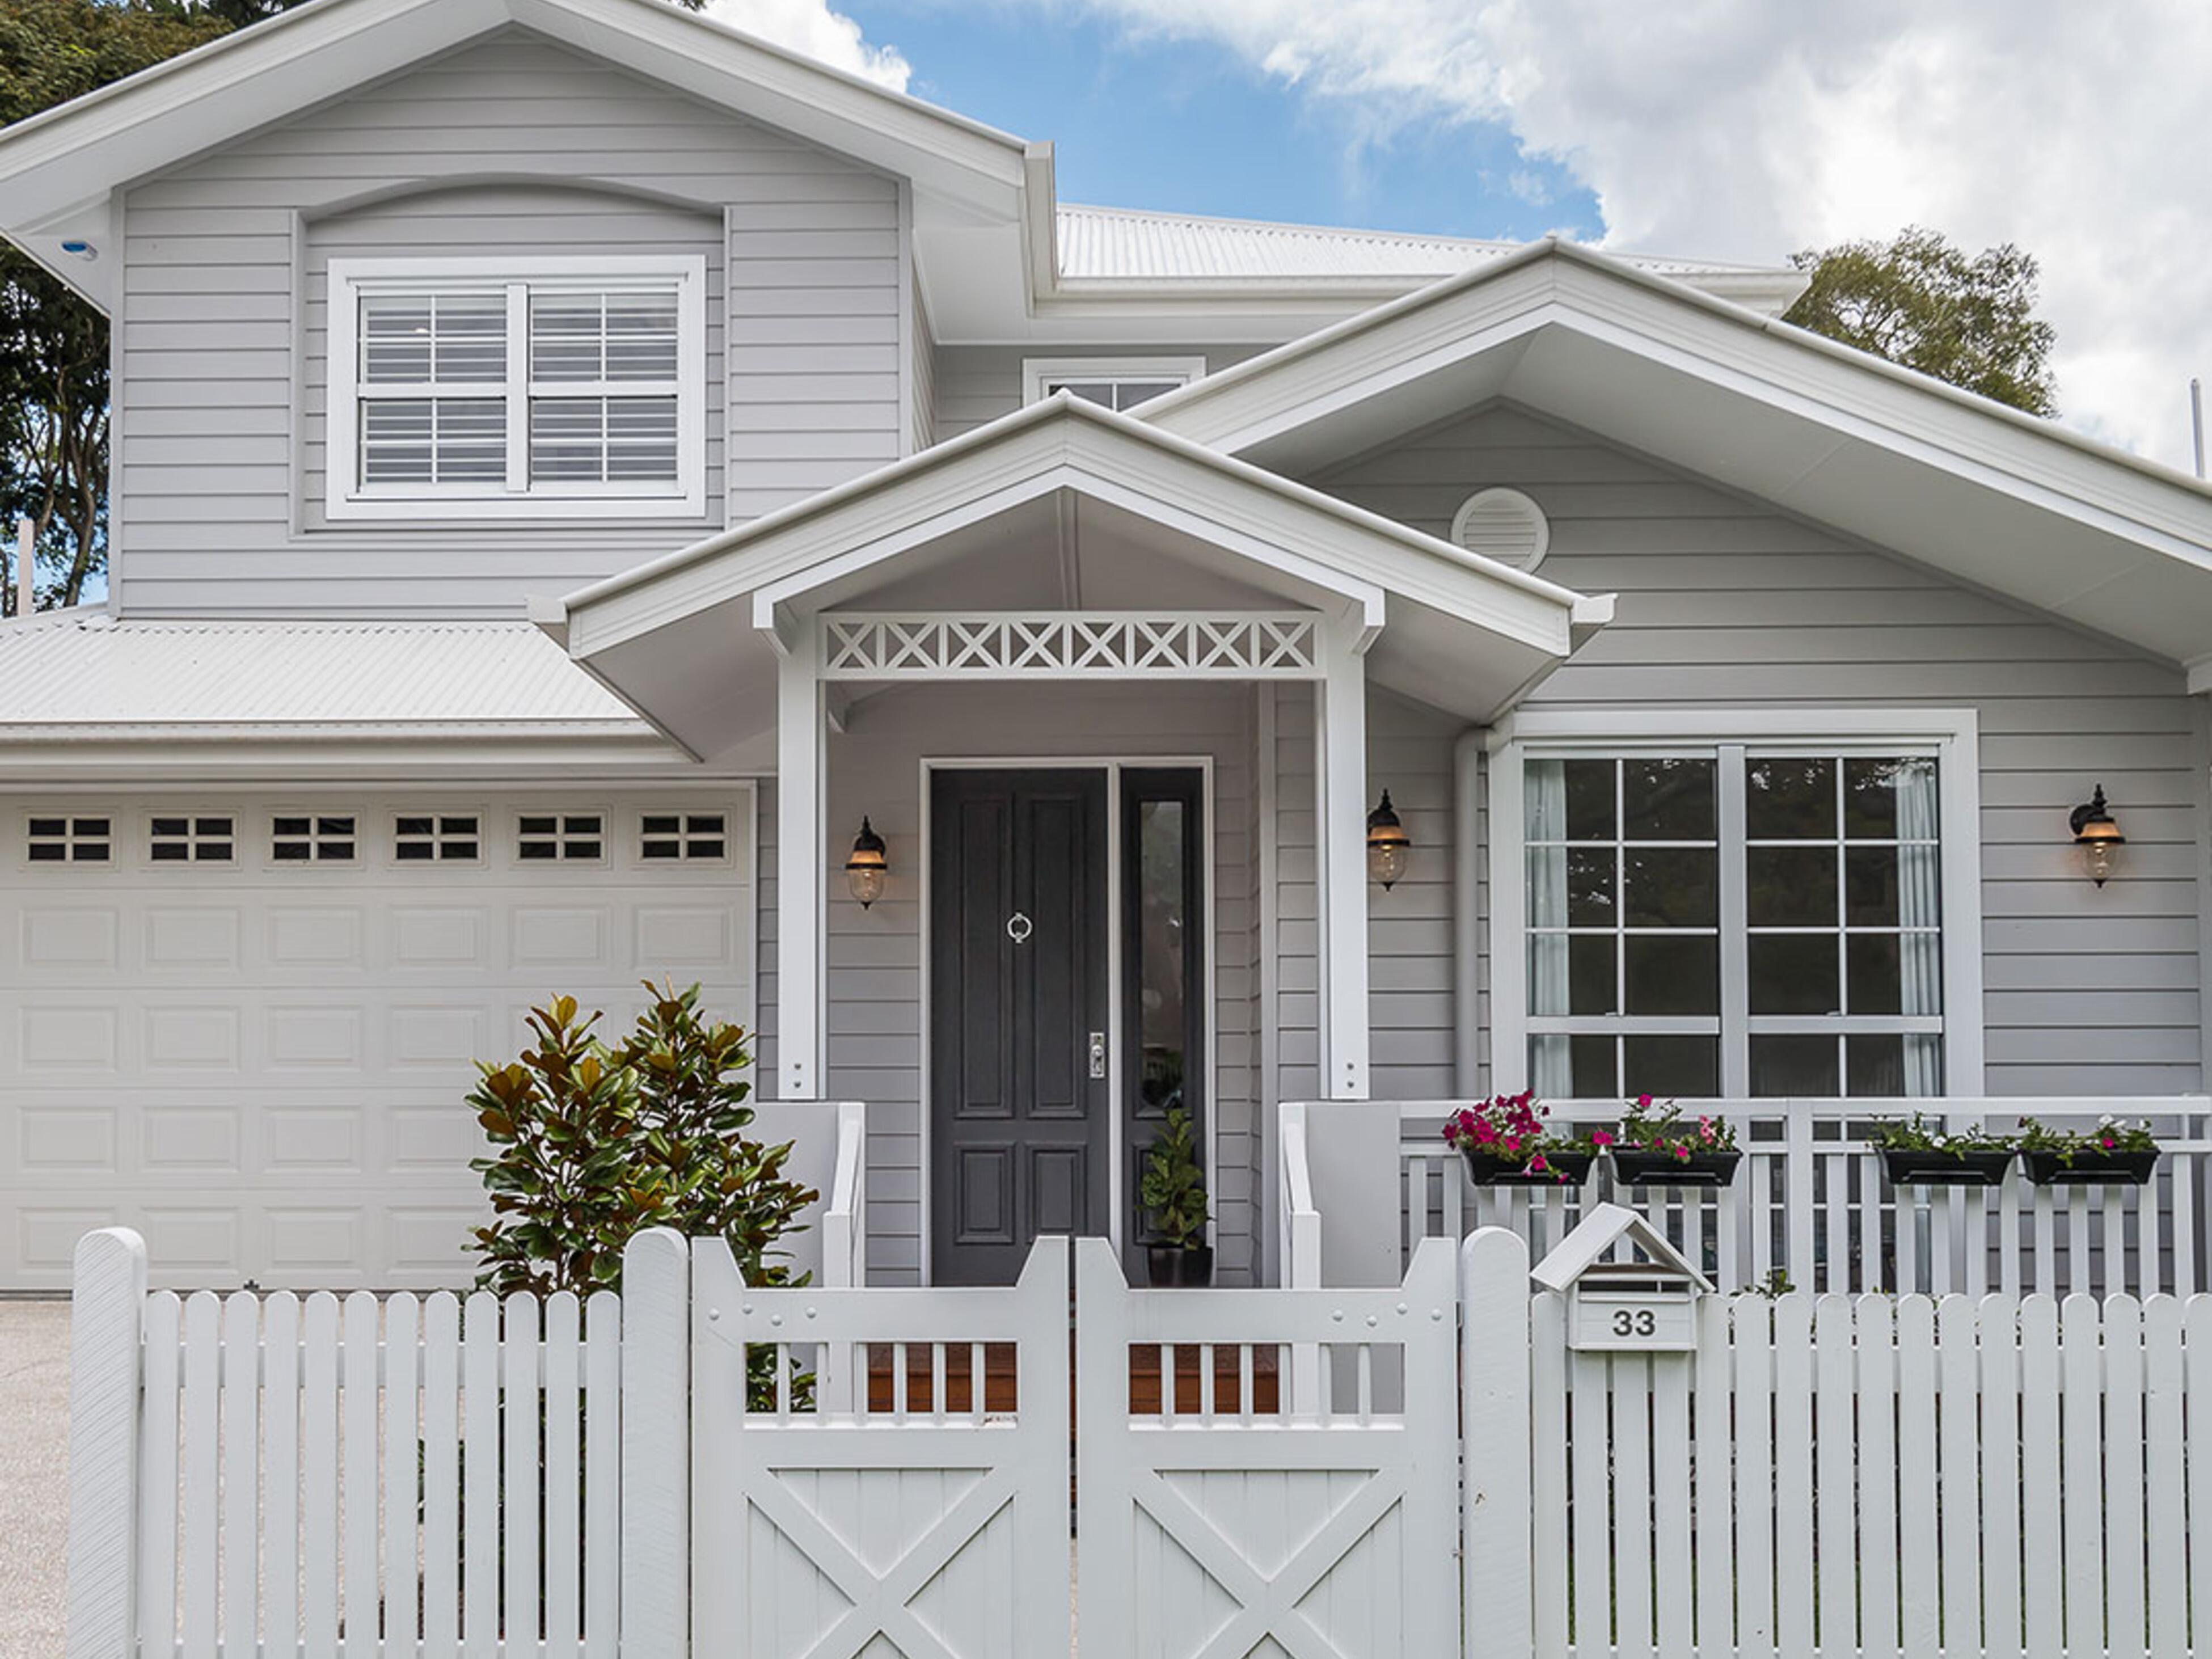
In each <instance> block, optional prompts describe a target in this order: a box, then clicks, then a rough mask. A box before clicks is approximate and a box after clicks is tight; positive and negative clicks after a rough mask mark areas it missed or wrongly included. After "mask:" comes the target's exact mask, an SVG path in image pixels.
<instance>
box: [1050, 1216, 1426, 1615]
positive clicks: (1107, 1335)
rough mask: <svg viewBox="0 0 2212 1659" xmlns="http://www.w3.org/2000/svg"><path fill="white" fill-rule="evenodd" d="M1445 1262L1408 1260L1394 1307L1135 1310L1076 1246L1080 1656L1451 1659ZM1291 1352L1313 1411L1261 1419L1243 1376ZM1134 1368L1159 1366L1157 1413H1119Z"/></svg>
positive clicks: (1258, 1299) (1272, 1295)
mask: <svg viewBox="0 0 2212 1659" xmlns="http://www.w3.org/2000/svg"><path fill="white" fill-rule="evenodd" d="M1453 1255H1454V1252H1453V1250H1452V1248H1451V1246H1450V1245H1449V1244H1448V1243H1443V1241H1441V1240H1439V1241H1435V1242H1433V1243H1430V1244H1427V1245H1425V1246H1423V1247H1422V1249H1419V1251H1417V1252H1416V1254H1415V1255H1414V1259H1413V1267H1412V1268H1411V1270H1410V1271H1409V1272H1408V1273H1407V1276H1406V1282H1405V1284H1404V1285H1402V1286H1401V1287H1400V1288H1398V1289H1395V1290H1379V1291H1133V1290H1130V1289H1129V1288H1128V1287H1127V1285H1124V1284H1123V1282H1122V1279H1121V1267H1120V1266H1119V1265H1118V1263H1117V1261H1116V1260H1115V1253H1114V1250H1113V1249H1112V1247H1111V1246H1110V1245H1109V1244H1107V1243H1105V1242H1104V1241H1103V1240H1100V1239H1084V1240H1080V1241H1079V1242H1078V1243H1077V1246H1076V1279H1075V1305H1076V1374H1077V1376H1078V1379H1079V1387H1078V1392H1077V1405H1076V1437H1075V1439H1076V1491H1077V1494H1078V1510H1077V1536H1078V1537H1079V1539H1080V1540H1081V1541H1082V1551H1081V1560H1080V1565H1079V1572H1078V1580H1079V1596H1080V1609H1081V1618H1080V1627H1081V1632H1082V1636H1083V1649H1084V1651H1085V1653H1086V1654H1088V1655H1092V1656H1098V1655H1105V1656H1112V1659H1124V1656H1126V1659H1182V1656H1187V1655H1194V1654H1200V1653H1203V1654H1216V1655H1223V1656H1231V1655H1233V1656H1243V1655H1248V1654H1255V1653H1260V1654H1273V1653H1283V1654H1291V1655H1297V1656H1299V1659H1340V1656H1341V1659H1349V1656H1352V1655H1354V1654H1376V1655H1381V1654H1409V1655H1410V1654H1448V1653H1449V1652H1451V1651H1452V1650H1454V1648H1455V1644H1456V1643H1457V1641H1458V1635H1459V1631H1458V1625H1459V1619H1458V1608H1457V1606H1456V1594H1455V1583H1454V1577H1455V1573H1454V1566H1453V1559H1454V1556H1455V1553H1456V1552H1457V1547H1458V1543H1459V1527H1458V1521H1457V1510H1458V1503H1457V1493H1456V1492H1455V1481H1454V1480H1453V1478H1452V1472H1453V1468H1454V1465H1455V1460H1456V1455H1457V1444H1456V1424H1455V1421H1454V1414H1455V1387H1454V1372H1455V1365H1456V1349H1455V1344H1456V1337H1457V1325H1458V1321H1457V1318H1456V1304H1457V1300H1458V1294H1457V1286H1456V1283H1455V1267H1454V1262H1453ZM1300 1348H1318V1349H1319V1350H1320V1353H1319V1356H1318V1358H1319V1359H1320V1363H1319V1364H1317V1365H1315V1366H1313V1367H1311V1368H1310V1372H1311V1375H1312V1376H1314V1377H1315V1378H1316V1382H1315V1383H1313V1384H1311V1385H1310V1388H1311V1393H1310V1397H1307V1398H1300V1397H1299V1395H1298V1394H1297V1391H1296V1390H1295V1389H1293V1390H1290V1391H1286V1394H1287V1397H1283V1398H1280V1399H1279V1401H1278V1402H1277V1403H1278V1405H1279V1409H1278V1410H1276V1411H1273V1412H1267V1411H1265V1410H1262V1409H1261V1405H1262V1403H1263V1402H1262V1401H1261V1400H1260V1398H1259V1390H1258V1387H1257V1384H1258V1383H1259V1381H1260V1368H1261V1365H1262V1364H1265V1363H1268V1362H1273V1363H1275V1364H1280V1356H1282V1355H1284V1354H1286V1353H1289V1352H1293V1351H1295V1350H1297V1349H1300ZM1132 1349H1137V1350H1146V1349H1151V1350H1154V1351H1156V1352H1157V1353H1158V1356H1159V1358H1158V1361H1157V1362H1156V1363H1157V1364H1158V1365H1159V1367H1160V1373H1159V1374H1160V1375H1161V1377H1162V1385H1161V1389H1160V1397H1159V1401H1158V1409H1157V1410H1150V1411H1139V1410H1138V1409H1136V1405H1137V1402H1136V1401H1133V1399H1132V1398H1131V1395H1132V1392H1133V1390H1132V1389H1131V1388H1130V1386H1129V1378H1130V1376H1131V1369H1132V1368H1131V1351H1132ZM1178 1349H1180V1350H1182V1351H1183V1352H1192V1351H1194V1352H1195V1356H1196V1360H1197V1364H1196V1367H1195V1379H1194V1386H1195V1391H1196V1396H1197V1397H1196V1399H1195V1400H1194V1401H1190V1402H1188V1403H1189V1404H1191V1405H1194V1406H1195V1409H1194V1410H1186V1409H1184V1408H1183V1406H1184V1402H1183V1401H1180V1400H1179V1399H1178V1395H1179V1394H1181V1393H1182V1392H1184V1391H1183V1390H1182V1389H1179V1388H1178V1387H1177V1386H1176V1376H1175V1369H1174V1361H1173V1356H1174V1354H1175V1353H1176V1350H1178ZM1279 1375H1280V1373H1279Z"/></svg>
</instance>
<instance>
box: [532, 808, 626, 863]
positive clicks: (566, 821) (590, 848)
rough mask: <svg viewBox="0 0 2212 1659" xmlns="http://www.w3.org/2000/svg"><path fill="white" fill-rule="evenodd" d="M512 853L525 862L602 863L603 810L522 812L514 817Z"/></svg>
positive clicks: (604, 843)
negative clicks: (513, 851)
mask: <svg viewBox="0 0 2212 1659" xmlns="http://www.w3.org/2000/svg"><path fill="white" fill-rule="evenodd" d="M514 850H515V856H516V857H517V858H518V859H520V860H521V861H522V862H523V863H525V864H605V862H606V861H607V815H606V814H605V812H525V813H523V814H521V815H520V817H518V818H517V819H516V820H515V844H514Z"/></svg>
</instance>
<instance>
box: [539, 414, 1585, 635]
mask: <svg viewBox="0 0 2212 1659" xmlns="http://www.w3.org/2000/svg"><path fill="white" fill-rule="evenodd" d="M1034 410H1042V411H1043V412H1042V414H1038V413H1035V412H1032V411H1034ZM1032 411H1024V412H1022V413H1020V414H1018V415H1016V416H1008V417H1007V418H1006V420H1005V421H1003V422H999V423H997V425H996V426H995V427H994V428H985V429H984V430H985V432H986V433H987V434H988V435H989V436H988V438H987V441H977V438H978V435H975V434H970V435H968V437H967V438H966V439H963V440H959V441H956V445H957V447H959V448H960V449H961V451H962V453H957V454H954V455H951V457H950V459H947V451H948V450H950V449H951V448H953V446H948V447H945V448H942V449H939V450H938V451H934V452H925V453H924V455H922V456H921V457H916V458H914V459H909V460H908V461H906V462H901V463H896V464H894V465H892V466H891V467H890V468H887V469H885V470H884V471H883V472H881V473H878V474H877V475H875V477H876V479H877V483H876V484H875V485H874V487H872V488H863V486H866V485H867V483H868V481H867V480H859V481H856V483H855V485H854V486H848V487H847V488H846V489H845V490H843V491H841V492H832V493H833V494H837V495H842V496H843V499H842V500H839V501H836V502H835V503H834V504H831V505H829V506H827V507H816V508H813V509H812V510H809V504H806V503H801V504H799V507H798V508H796V509H786V512H787V513H790V514H793V518H792V520H791V521H790V522H788V523H787V524H784V525H778V526H772V527H771V528H770V529H769V531H767V532H763V531H762V529H761V526H764V525H768V524H769V520H761V521H759V523H758V524H757V525H755V526H746V527H745V528H744V530H740V531H738V532H731V534H730V535H728V536H726V537H724V538H717V539H716V540H714V541H709V542H708V543H704V544H701V546H700V547H699V548H697V549H694V550H689V551H688V552H687V553H685V554H684V555H682V556H679V560H678V562H675V563H671V562H666V561H663V562H659V566H660V568H659V569H655V568H653V567H650V566H648V567H641V568H640V570H639V571H638V572H636V573H632V574H629V575H626V576H622V577H617V578H616V579H614V580H613V581H612V582H611V583H600V584H597V585H595V586H593V587H592V588H587V589H585V590H583V591H582V592H579V593H577V594H574V595H572V596H570V597H569V599H568V600H566V601H565V602H564V607H563V609H564V614H565V617H566V619H567V623H568V644H569V649H570V651H571V653H572V654H575V655H579V656H588V655H592V654H595V653H599V652H601V651H605V650H607V649H609V648H611V647H613V646H615V645H617V644H620V643H622V642H623V641H626V640H630V639H635V638H636V637H638V636H639V635H643V634H646V633H648V632H651V631H652V630H653V629H655V628H658V627H661V626H665V624H666V623H670V622H672V621H675V620H677V619H678V618H679V617H684V616H686V615H690V614H692V613H694V612H696V611H701V610H704V609H708V608H710V607H712V606H714V605H719V604H725V603H728V602H731V601H733V600H737V599H742V598H744V597H745V596H746V595H748V594H757V595H760V596H761V597H762V598H763V600H764V601H766V602H767V603H769V605H770V606H771V608H772V607H773V605H775V604H777V603H782V602H785V601H787V600H788V599H791V598H793V597H795V596H796V595H797V594H799V593H800V592H804V591H805V589H806V587H807V586H810V585H818V584H819V583H820V582H823V581H828V580H837V579H839V578H840V577H842V576H843V575H846V574H851V573H852V572H853V571H854V570H857V569H860V568H866V566H867V565H868V564H869V563H872V562H877V561H878V560H880V559H883V558H887V557H890V556H896V553H898V552H901V551H903V550H906V549H907V548H908V547H911V546H914V545H918V544H921V543H922V542H926V541H928V540H933V539H935V538H939V537H942V536H944V535H945V534H948V533H950V532H951V531H953V530H955V529H957V528H959V527H960V526H962V525H964V524H968V523H973V522H975V521H976V520H979V519H981V518H984V517H988V516H990V515H991V514H992V513H997V512H1000V511H1003V510H1004V509H1005V508H1006V507H1009V506H1012V505H1014V504H1016V503H1018V501H1024V500H1028V499H1031V498H1033V497H1035V496H1036V495H1038V494H1041V493H1042V492H1043V491H1045V490H1048V489H1059V488H1061V487H1064V486H1065V487H1073V488H1075V489H1083V490H1085V491H1086V492H1087V493H1091V494H1094V495H1101V496H1102V498H1103V499H1109V500H1112V501H1115V504H1116V505H1121V506H1123V507H1127V508H1128V509H1129V510H1131V511H1133V512H1136V513H1140V514H1141V515H1143V516H1146V517H1148V518H1151V519H1153V520H1156V521H1158V522H1161V523H1164V524H1170V525H1171V526H1175V527H1178V528H1182V529H1183V530H1185V531H1187V532H1188V533H1190V534H1193V535H1194V536H1197V537H1199V538H1200V539H1203V540H1206V541H1209V542H1212V543H1213V544H1217V545H1221V546H1224V547H1225V548H1227V549H1228V550H1231V551H1232V552H1237V553H1239V554H1240V555H1242V556H1245V557H1248V558H1252V559H1254V560H1255V562H1258V563H1261V564H1262V565H1265V564H1267V563H1269V562H1271V560H1272V561H1273V562H1275V563H1276V565H1277V568H1283V569H1285V571H1286V573H1289V572H1291V571H1292V570H1293V567H1292V566H1291V565H1289V564H1288V563H1287V562H1285V561H1287V560H1289V559H1291V558H1292V557H1295V558H1296V559H1297V561H1298V562H1299V563H1298V566H1297V567H1296V568H1297V569H1302V570H1303V571H1304V579H1306V580H1317V581H1318V582H1319V583H1320V585H1322V586H1327V587H1328V588H1329V589H1330V590H1331V591H1338V592H1345V591H1346V587H1345V584H1346V582H1357V583H1359V584H1360V585H1361V586H1362V587H1372V586H1377V585H1379V586H1381V587H1383V588H1387V589H1389V590H1390V591H1393V592H1400V593H1402V594H1403V595H1404V596H1405V597H1407V598H1408V599H1418V600H1419V601H1420V602H1421V603H1423V604H1425V605H1431V606H1432V607H1433V608H1435V609H1437V610H1438V611H1443V612H1444V613H1445V614H1447V615H1450V616H1455V617H1460V618H1462V620H1464V621H1467V622H1469V623H1474V624H1475V625H1477V626H1480V627H1482V628H1484V629H1488V630H1489V631H1492V632H1493V633H1498V634H1502V635H1506V636H1507V637H1510V638H1513V639H1516V640H1520V641H1523V642H1525V643H1527V644H1528V645H1531V646H1533V647H1535V648H1537V649H1540V650H1543V651H1547V652H1549V653H1554V654H1558V655H1564V654H1565V653H1566V651H1567V649H1568V648H1569V646H1570V644H1571V627H1572V624H1573V622H1574V620H1575V612H1576V607H1577V605H1578V604H1580V603H1581V602H1582V601H1583V598H1584V596H1583V595H1580V594H1577V593H1575V592H1572V591H1571V590H1569V589H1567V588H1564V587H1560V586H1558V585H1557V584H1555V583H1551V582H1547V581H1545V580H1542V579H1541V578H1540V577H1534V576H1530V575H1527V574H1523V573H1522V572H1520V571H1516V570H1513V569H1511V568H1510V567H1507V566H1504V565H1498V564H1493V563H1492V562H1490V561H1486V560H1479V559H1476V558H1475V557H1474V556H1471V555H1469V554H1467V553H1465V552H1463V551H1462V550H1459V549H1457V548H1454V547H1452V546H1450V545H1449V544H1446V543H1443V542H1441V541H1438V540H1437V538H1434V537H1431V536H1426V535H1424V534H1422V533H1421V532H1418V531H1414V530H1411V529H1408V528H1407V527H1406V526H1401V525H1399V524H1397V523H1395V522H1394V521H1393V520H1387V519H1383V518H1381V517H1379V516H1378V515H1376V514H1374V513H1368V512H1366V511H1365V510H1364V509H1363V508H1359V507H1353V506H1352V505H1351V504H1349V503H1347V502H1344V501H1339V500H1337V499H1336V498H1334V497H1333V496H1328V495H1322V494H1321V493H1319V492H1317V491H1315V490H1311V489H1307V488H1306V487H1305V486H1304V485H1301V484H1296V483H1291V482H1290V481H1288V480H1286V479H1281V478H1278V477H1275V476H1274V475H1273V474H1271V473H1267V472H1263V471H1261V470H1260V469H1258V468H1256V467H1252V466H1249V465H1247V464H1245V463H1243V462H1238V461H1234V460H1231V459H1227V458H1225V457H1222V456H1219V455H1216V454H1214V453H1212V452H1210V451H1206V450H1203V449H1200V448H1198V447H1195V446H1190V445H1187V444H1184V443H1182V442H1181V441H1177V440H1176V439H1174V438H1172V437H1171V436H1170V435H1165V434H1160V433H1157V432H1153V431H1150V430H1148V429H1147V428H1145V427H1144V426H1142V425H1141V424H1140V423H1139V422H1135V421H1133V420H1132V419H1131V418H1129V417H1128V416H1116V415H1111V414H1108V413H1106V412H1104V411H1097V410H1092V408H1091V405H1088V404H1080V403H1077V402H1074V401H1073V400H1070V399H1066V398H1060V399H1054V400H1052V401H1051V402H1048V403H1046V404H1037V405H1033V406H1032ZM901 475H904V476H901ZM733 554H734V555H736V556H734V557H732V556H731V555H733ZM1360 602H1361V603H1362V605H1363V608H1364V606H1365V605H1366V600H1365V599H1364V596H1363V597H1361V599H1360ZM1372 620H1379V619H1370V621H1372Z"/></svg>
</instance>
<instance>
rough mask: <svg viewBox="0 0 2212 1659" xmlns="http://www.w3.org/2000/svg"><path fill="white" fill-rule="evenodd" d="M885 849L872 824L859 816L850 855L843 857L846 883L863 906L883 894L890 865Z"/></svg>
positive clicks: (864, 907) (882, 840) (865, 906)
mask: <svg viewBox="0 0 2212 1659" xmlns="http://www.w3.org/2000/svg"><path fill="white" fill-rule="evenodd" d="M888 851H889V849H888V848H885V847H884V838H883V837H882V836H879V835H878V834H877V833H876V829H875V826H874V825H873V824H872V823H869V822H868V820H867V819H866V817H862V818H861V820H860V834H859V835H857V836H854V837H853V856H852V857H850V858H848V859H847V860H845V886H846V888H847V890H848V891H850V892H851V894H852V895H853V896H854V898H856V899H858V900H860V908H862V909H863V910H865V909H866V908H868V907H869V906H870V905H872V904H873V903H874V902H876V901H877V900H878V899H879V898H881V897H882V896H884V877H885V876H887V875H889V874H890V867H891V865H890V858H889V857H888V856H887V854H888Z"/></svg>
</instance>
